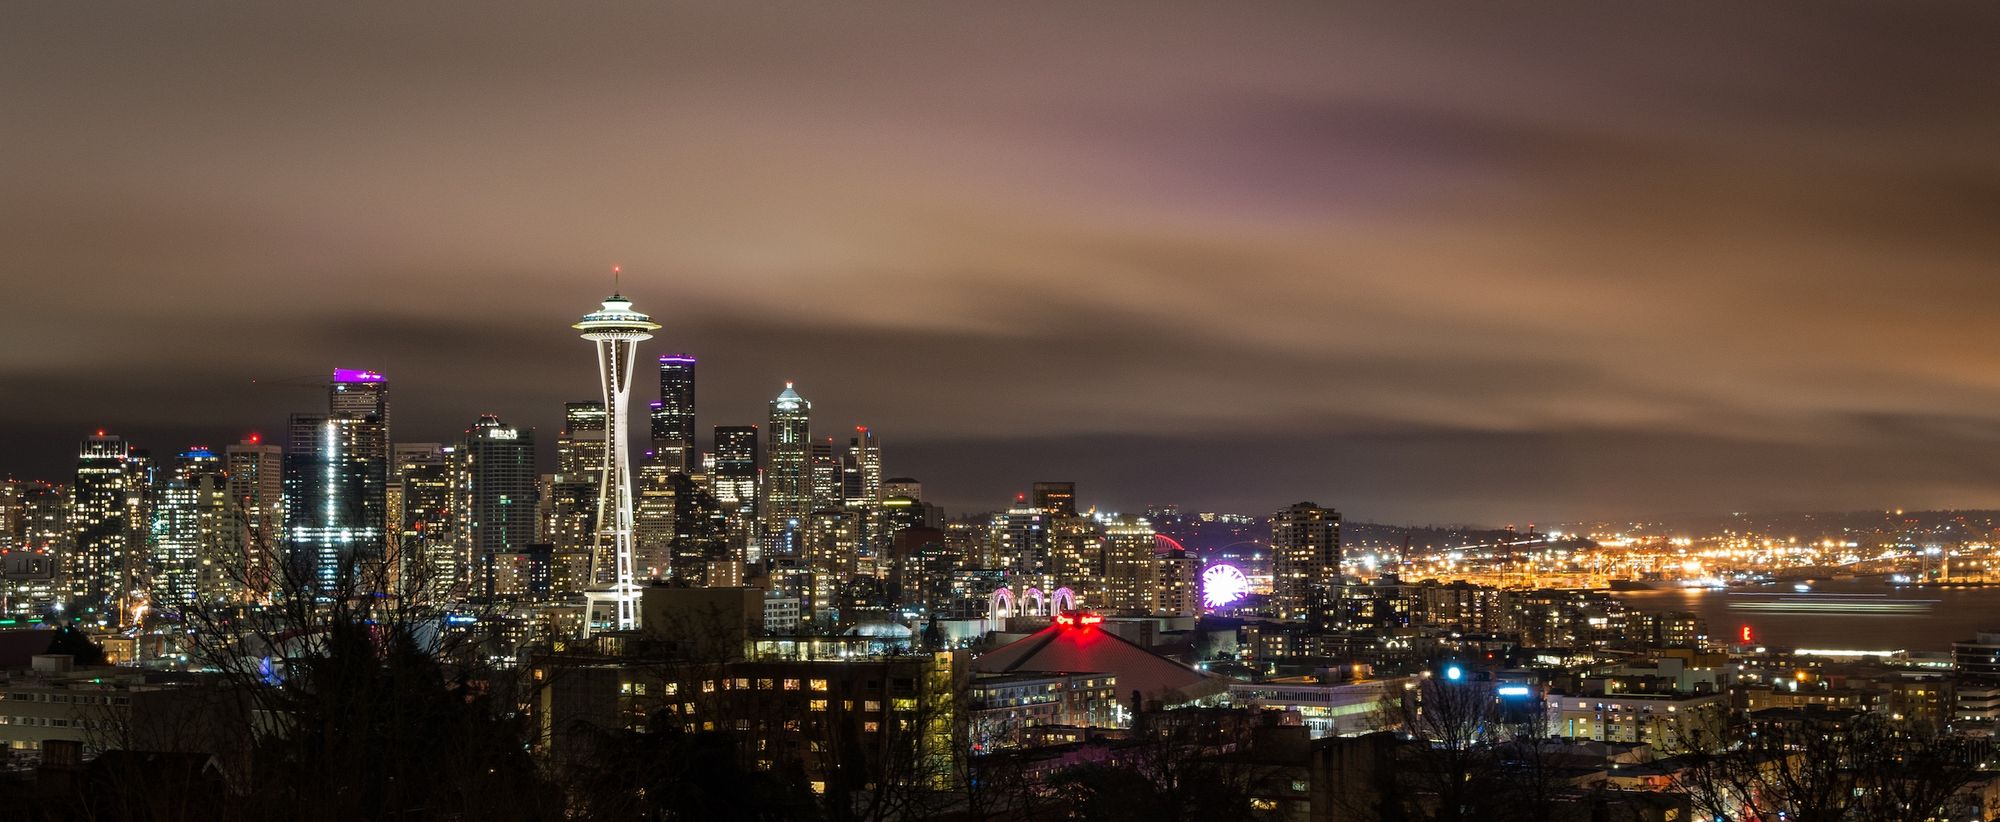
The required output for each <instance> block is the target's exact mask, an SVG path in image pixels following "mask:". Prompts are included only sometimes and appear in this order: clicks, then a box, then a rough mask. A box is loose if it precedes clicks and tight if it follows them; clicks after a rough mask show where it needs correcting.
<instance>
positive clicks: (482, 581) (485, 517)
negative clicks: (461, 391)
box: [454, 414, 537, 598]
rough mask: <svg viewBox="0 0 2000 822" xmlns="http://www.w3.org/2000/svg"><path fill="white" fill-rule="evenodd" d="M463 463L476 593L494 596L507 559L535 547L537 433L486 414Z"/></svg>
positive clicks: (463, 525) (461, 501)
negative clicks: (498, 577) (499, 575)
mask: <svg viewBox="0 0 2000 822" xmlns="http://www.w3.org/2000/svg"><path fill="white" fill-rule="evenodd" d="M454 456H455V457H456V458H457V461H458V466H459V467H458V472H457V473H458V478H459V482H458V503H457V506H456V508H457V512H458V520H459V534H460V540H461V542H462V543H463V544H464V545H465V548H466V557H467V559H468V560H469V561H470V565H469V567H468V571H470V575H469V581H470V582H471V583H472V589H471V593H472V594H473V595H475V596H480V597H488V598H490V597H492V596H494V595H495V591H496V589H497V588H498V587H500V586H496V584H495V577H496V574H497V573H498V569H499V568H500V567H501V566H502V565H504V564H505V562H506V561H505V560H502V559H496V557H504V556H509V555H513V554H520V553H524V552H526V551H527V550H528V546H530V545H533V544H534V543H535V498H536V495H537V489H536V488H535V432H534V431H532V430H527V429H522V428H517V427H514V426H511V425H508V424H506V423H504V422H501V421H500V418H499V417H496V416H493V415H492V414H487V415H485V416H482V417H480V418H479V420H478V421H477V422H474V423H473V424H472V427H471V428H468V429H466V431H465V439H464V440H463V441H462V442H460V443H459V446H458V451H457V453H456V454H455V455H454Z"/></svg>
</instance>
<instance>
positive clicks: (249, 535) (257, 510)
mask: <svg viewBox="0 0 2000 822" xmlns="http://www.w3.org/2000/svg"><path fill="white" fill-rule="evenodd" d="M223 467H224V469H226V470H227V472H228V486H227V491H228V494H229V517H230V525H231V528H232V531H233V540H232V542H231V544H230V549H229V550H228V551H227V552H226V553H227V554H228V556H229V558H230V559H229V560H228V561H230V562H233V563H235V564H236V565H237V567H238V569H239V570H236V571H233V572H232V573H234V574H235V575H237V576H238V577H240V579H241V581H242V583H243V586H244V590H242V591H240V592H239V593H241V594H243V595H244V596H245V597H246V598H249V599H255V600H262V599H265V598H267V597H268V596H269V595H270V593H271V580H272V577H271V575H272V573H273V572H274V571H275V570H276V569H277V562H278V545H279V544H280V543H282V542H283V541H284V538H285V466H284V449H282V448H279V447H278V445H277V444H276V443H267V442H265V441H264V437H263V436H262V435H260V434H251V435H249V436H247V437H244V438H243V441H241V442H238V443H236V444H234V445H230V446H228V447H226V448H224V449H223Z"/></svg>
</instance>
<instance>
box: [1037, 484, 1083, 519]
mask: <svg viewBox="0 0 2000 822" xmlns="http://www.w3.org/2000/svg"><path fill="white" fill-rule="evenodd" d="M1033 494H1034V499H1033V503H1034V506H1035V507H1036V508H1040V509H1041V510H1042V511H1043V512H1045V513H1047V514H1048V515H1049V516H1052V517H1073V516H1076V483H1074V482H1038V483H1035V485H1034V491H1033Z"/></svg>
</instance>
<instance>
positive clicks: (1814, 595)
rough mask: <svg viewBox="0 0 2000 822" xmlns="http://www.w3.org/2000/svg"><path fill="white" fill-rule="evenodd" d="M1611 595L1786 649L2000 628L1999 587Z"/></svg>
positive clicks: (1870, 585)
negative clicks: (1696, 617)
mask: <svg viewBox="0 0 2000 822" xmlns="http://www.w3.org/2000/svg"><path fill="white" fill-rule="evenodd" d="M1618 596H1620V597H1622V598H1624V599H1625V600H1626V601H1628V602H1630V603H1632V604H1633V605H1634V606H1637V607H1638V608H1640V609H1643V610H1646V611H1670V610H1681V611H1693V612H1694V613H1695V614H1697V615H1699V616H1700V617H1701V618H1702V620H1703V621H1704V622H1705V623H1706V624H1707V625H1708V631H1709V635H1710V636H1714V637H1717V638H1722V639H1728V640H1733V639H1734V638H1736V637H1738V636H1740V635H1741V632H1742V630H1743V627H1744V626H1746V625H1747V626H1749V627H1750V630H1751V636H1752V638H1753V641H1755V642H1757V643H1758V644H1764V645H1771V646H1783V647H1793V648H1841V649H1856V650H1870V651H1890V650H1904V651H1948V650H1950V649H1951V644H1952V643H1953V642H1955V641H1957V640H1961V639H1970V638H1971V637H1972V635H1973V634H1974V633H1975V632H1977V631H1981V630H1988V631H1991V630H2000V587H1993V588H1916V587H1910V586H1900V587H1897V586H1890V585H1887V584H1885V583H1884V582H1883V581H1882V578H1881V577H1874V576H1871V577H1858V578H1855V579H1851V580H1818V581H1815V582H1814V583H1813V584H1812V586H1811V590H1810V591H1809V592H1800V591H1795V590H1794V589H1793V588H1792V583H1789V582H1786V583H1781V584H1778V585H1775V586H1761V587H1740V588H1731V589H1729V590H1706V589H1700V588H1691V589H1682V590H1659V591H1627V592H1619V593H1618Z"/></svg>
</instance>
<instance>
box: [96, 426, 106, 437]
mask: <svg viewBox="0 0 2000 822" xmlns="http://www.w3.org/2000/svg"><path fill="white" fill-rule="evenodd" d="M97 435H98V436H100V437H102V436H104V429H102V428H99V429H97Z"/></svg>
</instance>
